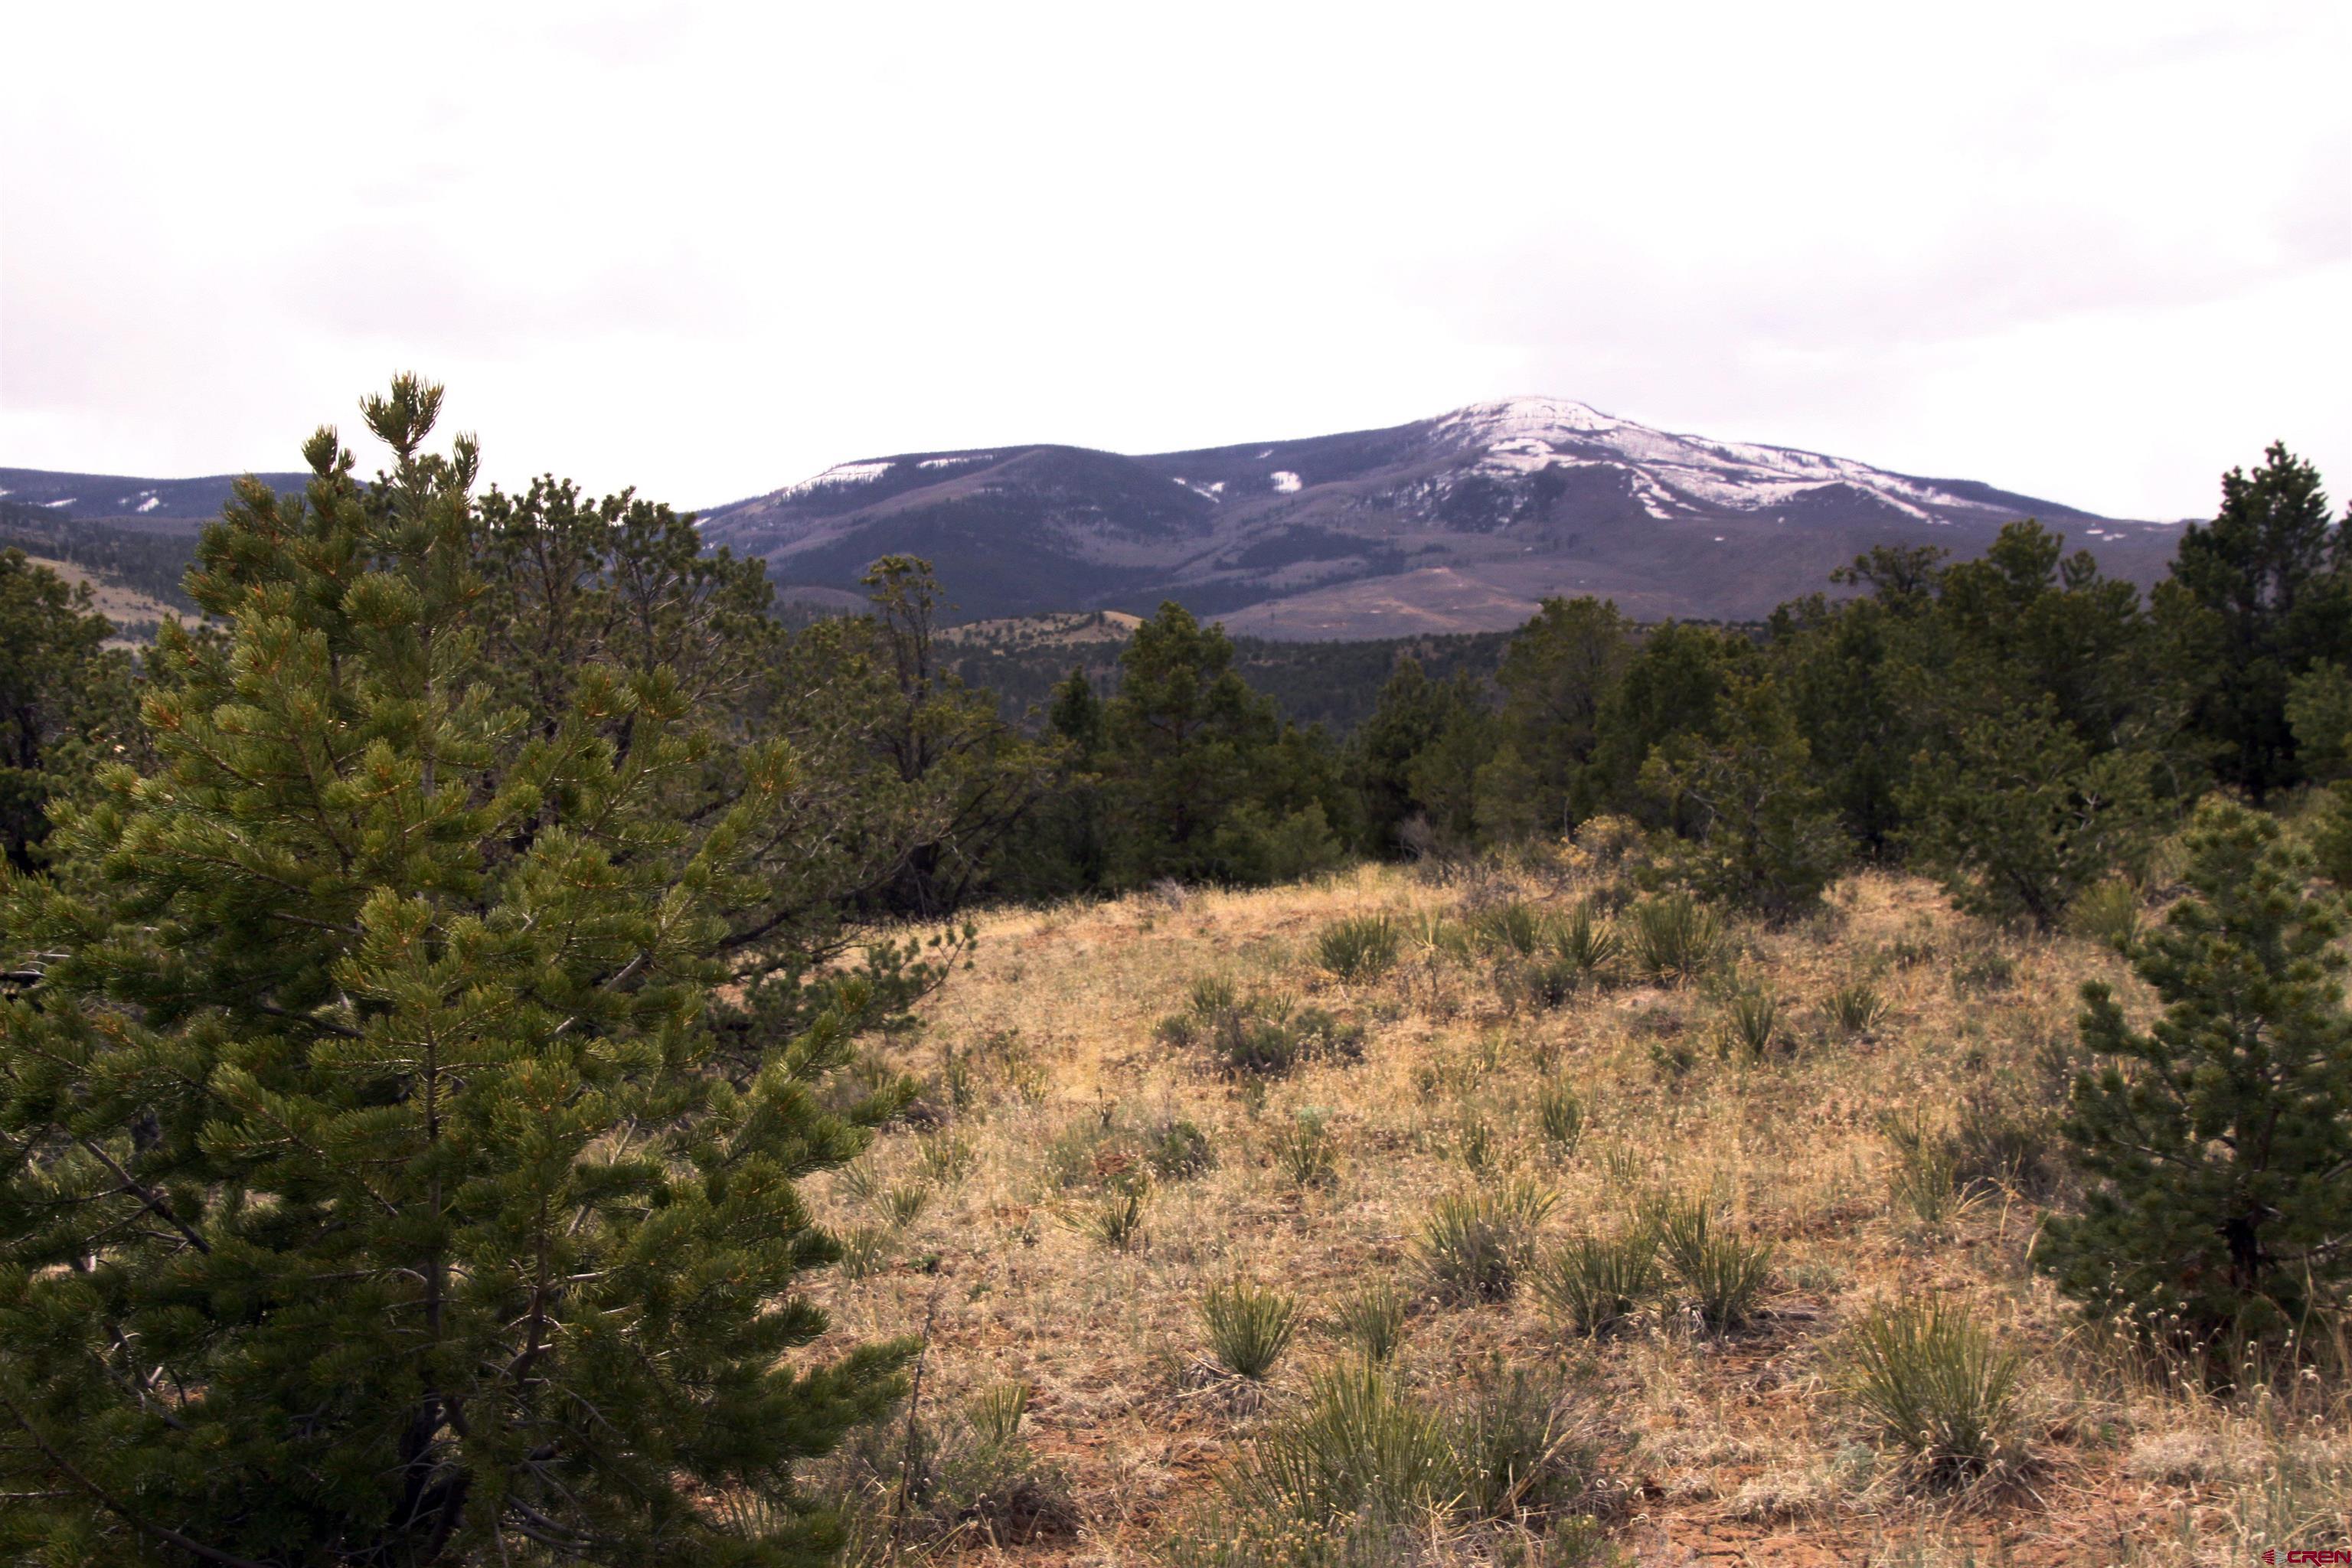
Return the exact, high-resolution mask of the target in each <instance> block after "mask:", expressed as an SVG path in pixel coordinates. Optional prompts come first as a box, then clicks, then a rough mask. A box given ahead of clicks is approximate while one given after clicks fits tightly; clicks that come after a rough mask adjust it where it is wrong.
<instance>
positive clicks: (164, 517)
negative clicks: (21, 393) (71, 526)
mask: <svg viewBox="0 0 2352 1568" xmlns="http://www.w3.org/2000/svg"><path fill="white" fill-rule="evenodd" d="M241 477H242V476H240V475H237V474H212V475H208V476H206V477H205V478H203V479H130V478H126V477H125V476H123V475H121V474H68V473H58V472H55V471H53V470H51V469H47V468H0V500H9V501H15V502H16V503H17V504H18V505H20V506H27V507H38V508H40V509H41V510H44V511H50V512H56V513H58V514H59V515H61V516H65V517H70V518H79V519H82V520H84V521H89V520H105V521H134V522H140V523H144V524H147V525H148V526H150V527H152V528H154V529H155V530H156V531H160V532H173V533H180V532H185V533H194V532H195V531H196V530H197V529H198V528H200V527H201V526H202V525H204V524H205V523H207V522H210V521H213V520H214V519H215V518H217V517H219V516H220V514H221V508H222V507H224V506H226V505H227V504H228V499H229V494H230V488H231V487H232V486H234V485H235V484H236V481H237V479H239V478H241ZM255 477H256V478H257V479H260V480H262V481H263V482H264V483H265V484H267V485H268V486H269V488H270V489H275V490H299V489H302V488H303V486H305V485H307V484H308V483H310V475H309V474H258V475H256V476H255Z"/></svg>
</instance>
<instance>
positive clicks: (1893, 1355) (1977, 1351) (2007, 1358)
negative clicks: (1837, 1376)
mask: <svg viewBox="0 0 2352 1568" xmlns="http://www.w3.org/2000/svg"><path fill="white" fill-rule="evenodd" d="M1845 1362H1846V1373H1847V1388H1848V1392H1849V1394H1851V1396H1852V1398H1853V1402H1854V1404H1855V1405H1857V1406H1859V1407H1860V1408H1861V1410H1862V1411H1863V1413H1864V1415H1868V1416H1869V1417H1870V1418H1871V1420H1872V1421H1873V1422H1874V1424H1875V1425H1876V1426H1877V1427H1878V1429H1879V1431H1880V1433H1881V1435H1882V1436H1885V1437H1887V1438H1888V1439H1890V1440H1892V1441H1894V1442H1895V1443H1897V1444H1900V1445H1901V1446H1902V1447H1905V1448H1907V1449H1908V1450H1910V1453H1911V1456H1912V1458H1913V1459H1914V1461H1915V1462H1916V1463H1917V1464H1918V1465H1919V1466H1920V1467H1921V1468H1923V1469H1924V1470H1926V1471H1927V1473H1928V1474H1930V1475H1931V1476H1935V1477H1937V1478H1940V1479H1960V1478H1964V1477H1968V1476H1971V1475H1977V1474H1981V1473H1982V1472H1984V1471H1985V1470H1987V1469H1990V1468H1992V1467H1993V1466H1995V1465H1996V1464H1998V1463H1999V1462H2000V1459H2001V1458H2002V1456H2003V1454H2004V1452H2005V1451H2006V1449H2007V1448H2008V1447H2009V1444H2010V1440H2011V1433H2012V1431H2013V1429H2014V1426H2015V1423H2016V1415H2017V1402H2018V1392H2019V1389H2018V1385H2019V1380H2020V1374H2021V1371H2022V1369H2023V1364H2024V1363H2023V1359H2022V1357H2021V1355H2020V1353H2019V1352H2017V1351H2016V1350H2015V1349H2014V1348H2012V1347H2009V1346H2004V1345H2002V1344H2000V1342H1998V1340H1997V1339H1996V1338H1995V1336H1994V1334H1993V1332H1992V1331H1991V1330H1990V1329H1988V1328H1987V1327H1986V1326H1985V1325H1984V1324H1983V1323H1981V1322H1979V1321H1978V1320H1977V1319H1976V1318H1975V1317H1974V1316H1972V1315H1971V1314H1970V1313H1969V1311H1968V1310H1966V1309H1965V1308H1963V1307H1960V1306H1958V1304H1956V1303H1949V1302H1946V1301H1943V1300H1935V1299H1932V1298H1931V1299H1929V1300H1911V1301H1904V1302H1900V1303H1895V1304H1891V1305H1882V1306H1880V1307H1877V1308H1875V1309H1874V1310H1872V1311H1870V1312H1869V1313H1867V1314H1865V1315H1864V1317H1863V1319H1862V1320H1861V1321H1859V1322H1857V1323H1856V1324H1855V1325H1854V1326H1853V1331H1852V1332H1851V1334H1850V1335H1849V1336H1848V1340H1847V1345H1846V1353H1845Z"/></svg>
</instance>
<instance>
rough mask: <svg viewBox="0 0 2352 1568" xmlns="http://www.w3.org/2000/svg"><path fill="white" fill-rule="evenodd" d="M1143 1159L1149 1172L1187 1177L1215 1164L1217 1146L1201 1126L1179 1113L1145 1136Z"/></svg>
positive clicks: (1168, 1179) (1180, 1178)
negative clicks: (1149, 1169) (1148, 1166)
mask: <svg viewBox="0 0 2352 1568" xmlns="http://www.w3.org/2000/svg"><path fill="white" fill-rule="evenodd" d="M1143 1157H1144V1160H1145V1161H1146V1162H1147V1163H1149V1164H1150V1166H1151V1173H1152V1174H1153V1175H1155V1176H1157V1177H1159V1178H1160V1180H1162V1181H1166V1182H1184V1181H1190V1180H1192V1178H1193V1177H1195V1176H1198V1175H1201V1174H1202V1173H1206V1172H1209V1171H1213V1170H1215V1169H1216V1168H1217V1146H1216V1144H1214V1143H1213V1142H1210V1139H1209V1135H1208V1134H1207V1133H1206V1132H1203V1131H1201V1129H1200V1127H1199V1126H1198V1125H1197V1124H1195V1123H1194V1122H1192V1121H1190V1120H1188V1119H1187V1118H1184V1117H1181V1116H1176V1117H1171V1118H1169V1119H1168V1120H1167V1121H1162V1122H1160V1124H1159V1125H1158V1126H1156V1127H1154V1128H1153V1129H1152V1130H1151V1131H1150V1133H1149V1134H1148V1135H1147V1136H1146V1137H1145V1140H1144V1146H1143Z"/></svg>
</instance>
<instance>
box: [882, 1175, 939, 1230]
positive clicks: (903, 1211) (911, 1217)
mask: <svg viewBox="0 0 2352 1568" xmlns="http://www.w3.org/2000/svg"><path fill="white" fill-rule="evenodd" d="M930 1199H931V1189H930V1185H929V1184H928V1183H925V1182H898V1183H895V1184H892V1185H891V1186H889V1187H887V1188H886V1189H885V1190H884V1191H883V1194H882V1200H881V1202H882V1214H883V1217H884V1218H886V1219H887V1220H888V1221H889V1222H890V1223H891V1224H892V1225H893V1226H897V1227H898V1228H899V1229H901V1230H903V1229H905V1228H906V1227H907V1226H910V1225H912V1224H914V1223H915V1221H916V1220H918V1219H919V1218H921V1217H922V1213H923V1209H924V1206H925V1205H928V1204H929V1202H930Z"/></svg>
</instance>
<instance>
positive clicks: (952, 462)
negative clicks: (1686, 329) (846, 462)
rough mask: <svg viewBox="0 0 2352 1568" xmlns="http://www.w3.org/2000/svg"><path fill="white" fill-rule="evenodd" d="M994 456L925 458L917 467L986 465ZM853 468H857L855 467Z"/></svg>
mask: <svg viewBox="0 0 2352 1568" xmlns="http://www.w3.org/2000/svg"><path fill="white" fill-rule="evenodd" d="M994 456H995V454H994V453H992V452H968V453H966V454H965V455H964V456H962V457H961V458H924V459H923V460H922V461H921V462H919V463H917V464H916V465H915V467H917V468H961V467H962V466H963V465H964V464H966V463H985V462H987V461H988V460H989V459H990V458H992V457H994ZM852 466H853V467H855V465H852ZM882 466H883V467H884V468H888V467H889V466H890V465H889V464H887V463H885V464H883V465H882ZM830 471H831V470H830V469H828V470H827V472H830Z"/></svg>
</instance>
